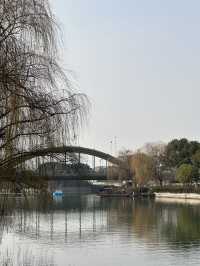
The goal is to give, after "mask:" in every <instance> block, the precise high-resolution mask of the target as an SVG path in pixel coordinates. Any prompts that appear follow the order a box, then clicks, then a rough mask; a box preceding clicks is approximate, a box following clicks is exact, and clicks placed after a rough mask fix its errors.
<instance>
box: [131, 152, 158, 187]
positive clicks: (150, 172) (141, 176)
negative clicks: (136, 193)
mask: <svg viewBox="0 0 200 266" xmlns="http://www.w3.org/2000/svg"><path fill="white" fill-rule="evenodd" d="M130 163H131V170H132V172H134V173H135V182H136V184H138V185H139V186H142V185H145V184H146V183H147V182H148V181H150V180H152V179H153V177H154V174H155V168H154V162H153V159H152V157H150V156H148V155H146V154H144V153H136V154H134V155H132V156H131V158H130Z"/></svg>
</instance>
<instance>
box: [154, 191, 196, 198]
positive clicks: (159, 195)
mask: <svg viewBox="0 0 200 266" xmlns="http://www.w3.org/2000/svg"><path fill="white" fill-rule="evenodd" d="M155 196H156V198H175V199H198V200H200V194H197V193H169V192H160V193H155Z"/></svg>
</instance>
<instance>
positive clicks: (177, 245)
mask: <svg viewBox="0 0 200 266" xmlns="http://www.w3.org/2000/svg"><path fill="white" fill-rule="evenodd" d="M0 243H1V244H0V265H17V266H18V265H31V266H32V265H34V266H35V265H36V266H39V265H42V266H45V265H51V266H54V265H55V266H56V265H58V266H66V265H70V266H94V265H95V266H102V265H103V266H112V265H113V266H133V265H139V266H157V265H158V266H161V265H162V266H165V265H170V266H172V265H176V266H179V265H180V266H184V265H200V203H198V202H194V203H191V202H176V203H174V202H159V201H151V200H149V201H148V200H140V201H139V200H138V201H134V200H132V199H116V198H115V199H110V198H104V199H102V198H100V197H98V196H95V195H78V194H76V195H75V194H67V195H66V196H65V197H63V198H55V199H54V200H53V201H51V200H49V199H47V198H30V199H29V201H28V202H25V201H24V199H20V198H17V199H16V198H15V199H9V201H8V211H7V212H6V213H5V215H4V216H3V217H2V218H1V220H0Z"/></svg>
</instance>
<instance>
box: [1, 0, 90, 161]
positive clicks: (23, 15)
mask: <svg viewBox="0 0 200 266" xmlns="http://www.w3.org/2000/svg"><path fill="white" fill-rule="evenodd" d="M58 32H59V30H58V27H57V25H56V23H55V20H54V17H53V15H52V13H51V10H50V6H49V3H48V0H0V160H2V161H3V160H5V159H6V158H11V161H12V154H16V153H19V154H20V152H22V151H31V150H33V149H34V147H35V146H38V145H40V144H44V143H47V144H48V143H54V144H55V142H56V143H59V144H63V145H64V144H67V143H69V142H70V141H71V139H72V138H73V136H74V135H76V131H77V130H78V128H79V126H80V125H81V123H82V122H83V121H84V118H85V117H86V116H87V106H88V100H87V97H86V96H85V95H84V94H81V93H77V92H76V91H74V90H73V89H72V86H71V83H70V80H69V78H68V77H67V76H66V74H65V73H64V71H63V70H62V68H61V67H60V65H59V57H58V53H57V51H58V48H57V42H58Z"/></svg>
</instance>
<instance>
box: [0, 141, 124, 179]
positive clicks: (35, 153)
mask: <svg viewBox="0 0 200 266" xmlns="http://www.w3.org/2000/svg"><path fill="white" fill-rule="evenodd" d="M69 153H72V154H78V163H79V164H80V154H86V155H91V156H93V168H94V169H95V158H96V157H97V158H100V159H103V160H105V161H106V172H107V163H108V162H109V163H111V164H114V165H117V166H119V167H120V168H121V169H124V170H127V167H126V165H125V164H124V162H123V161H122V160H120V159H118V158H116V157H114V156H112V155H110V154H108V153H104V152H102V151H99V150H96V149H91V148H85V147H81V146H60V147H54V146H52V147H45V148H42V147H39V148H36V149H35V150H32V151H25V152H22V153H18V154H16V155H13V156H12V158H7V159H6V160H4V161H2V162H1V163H0V168H1V167H3V168H6V167H9V166H10V165H12V166H14V167H17V166H18V165H21V164H22V163H25V162H27V161H29V160H32V159H34V158H37V157H46V156H50V157H51V156H52V155H53V154H62V155H65V156H66V154H69ZM107 176H108V175H107V174H106V175H105V174H104V175H102V174H95V173H94V172H93V173H88V176H85V177H84V176H83V175H81V174H80V175H79V177H78V178H77V179H81V180H83V179H87V180H88V179H90V180H92V179H95V180H97V179H102V180H103V179H107ZM58 178H61V179H62V177H58ZM67 179H69V178H67ZM72 179H75V177H74V176H73V177H72Z"/></svg>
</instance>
